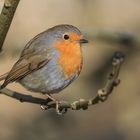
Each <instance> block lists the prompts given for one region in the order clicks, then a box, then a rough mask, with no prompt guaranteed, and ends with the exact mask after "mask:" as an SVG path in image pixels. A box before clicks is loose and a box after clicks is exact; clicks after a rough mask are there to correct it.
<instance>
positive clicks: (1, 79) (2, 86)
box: [0, 72, 9, 90]
mask: <svg viewBox="0 0 140 140" xmlns="http://www.w3.org/2000/svg"><path fill="white" fill-rule="evenodd" d="M8 73H9V72H7V73H5V74H3V75H1V76H0V81H3V80H5V78H6V77H7V75H8ZM4 87H5V86H4V85H3V84H2V85H0V90H1V89H3V88H4Z"/></svg>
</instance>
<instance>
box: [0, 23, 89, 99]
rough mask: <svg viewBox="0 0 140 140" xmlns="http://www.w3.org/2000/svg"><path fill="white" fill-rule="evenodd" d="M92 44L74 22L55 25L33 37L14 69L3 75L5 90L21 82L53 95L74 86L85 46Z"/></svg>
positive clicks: (29, 88) (48, 95)
mask: <svg viewBox="0 0 140 140" xmlns="http://www.w3.org/2000/svg"><path fill="white" fill-rule="evenodd" d="M83 43H88V41H87V40H86V39H84V37H83V35H82V34H81V32H80V30H79V29H78V28H76V27H75V26H72V25H57V26H54V27H52V28H50V29H48V30H46V31H44V32H42V33H40V34H38V35H37V36H35V37H34V38H33V39H32V40H30V41H29V42H28V43H27V45H26V46H25V47H24V49H23V51H22V52H21V55H20V58H19V60H18V61H17V62H16V63H15V64H14V66H13V67H12V69H11V70H10V71H9V72H8V73H6V74H4V75H2V76H0V81H1V80H4V83H3V84H2V85H1V89H3V88H5V87H6V86H7V85H8V84H9V83H12V82H19V83H20V84H21V85H23V86H24V87H25V88H27V89H28V90H30V91H33V92H39V93H43V94H46V95H47V97H48V98H49V99H50V100H53V101H55V99H54V98H53V97H52V96H51V95H52V94H54V93H58V92H60V91H61V90H63V89H64V88H66V87H67V86H68V85H70V84H71V83H72V82H73V81H74V80H75V79H76V78H77V77H78V76H79V74H80V72H81V69H82V65H83V57H82V50H81V45H82V44H83Z"/></svg>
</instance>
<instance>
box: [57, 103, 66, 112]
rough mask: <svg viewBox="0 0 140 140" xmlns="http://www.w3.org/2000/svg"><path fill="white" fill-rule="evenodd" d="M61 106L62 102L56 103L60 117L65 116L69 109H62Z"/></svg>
mask: <svg viewBox="0 0 140 140" xmlns="http://www.w3.org/2000/svg"><path fill="white" fill-rule="evenodd" d="M59 104H60V102H58V101H56V113H57V114H58V115H63V114H65V113H66V112H67V108H63V109H60V107H59Z"/></svg>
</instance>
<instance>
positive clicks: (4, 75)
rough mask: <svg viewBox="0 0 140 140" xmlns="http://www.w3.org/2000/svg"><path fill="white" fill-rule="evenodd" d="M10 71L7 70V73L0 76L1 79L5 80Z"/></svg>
mask: <svg viewBox="0 0 140 140" xmlns="http://www.w3.org/2000/svg"><path fill="white" fill-rule="evenodd" d="M8 73H9V72H7V73H5V74H3V75H1V76H0V81H3V80H4V79H5V78H6V77H7V75H8Z"/></svg>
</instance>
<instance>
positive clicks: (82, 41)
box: [79, 38, 88, 43]
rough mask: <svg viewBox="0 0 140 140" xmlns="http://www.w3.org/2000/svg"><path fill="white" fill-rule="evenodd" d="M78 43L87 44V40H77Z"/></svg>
mask: <svg viewBox="0 0 140 140" xmlns="http://www.w3.org/2000/svg"><path fill="white" fill-rule="evenodd" d="M79 43H88V40H86V39H84V38H82V39H80V40H79Z"/></svg>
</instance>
